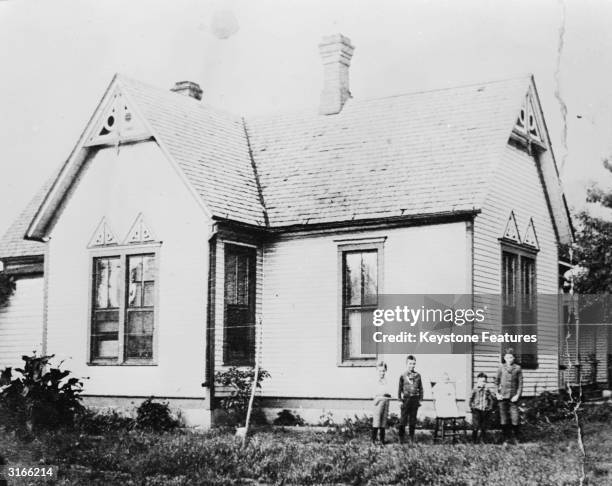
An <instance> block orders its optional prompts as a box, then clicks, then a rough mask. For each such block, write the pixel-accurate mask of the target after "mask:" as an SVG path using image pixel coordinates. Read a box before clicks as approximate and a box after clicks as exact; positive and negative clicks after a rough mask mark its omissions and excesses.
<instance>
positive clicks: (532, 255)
mask: <svg viewBox="0 0 612 486" xmlns="http://www.w3.org/2000/svg"><path fill="white" fill-rule="evenodd" d="M500 243H501V245H500V247H501V248H500V250H501V251H500V257H501V258H500V276H501V278H500V285H501V289H500V290H501V292H500V294H501V312H500V317H501V323H500V324H501V332H502V333H503V332H506V331H505V330H504V298H505V288H504V282H505V274H504V254H510V255H513V256H515V257H516V272H515V278H514V297H515V299H516V305H515V309H516V310H515V315H516V317H515V320H517V321H518V322H515V323H514V325H515V326H516V325H517V324H522V323H521V322H520V321H522V315H523V302H522V299H523V296H524V294H523V279H522V272H523V270H522V265H523V260H524V259H529V260H532V261H533V266H534V269H533V292H532V295H533V299H534V308H533V315H534V318H533V321H534V323H533V324H532V325H533V326H534V327H535V334H537V331H538V260H537V255H538V252H539V249H538V248H533V247H531V246H527V245H522V244H517V243H515V242H512V241H508V240H505V239H504V238H500ZM508 325H511V324H508ZM525 344H527V346H530V345H533V346H534V347H535V353H534V355H535V359H534V362H533V363H532V362H527V363H524V362H523V359H522V356H523V355H525V354H531V353H525V352H523V348H524V346H525ZM508 347H512V348H514V350H515V353H516V358H517V361H518V363H519V364H520V365H521V367H522V368H523V369H527V370H537V369H538V368H539V367H540V362H539V346H538V342H537V341H536V342H535V343H502V344H501V351H500V352H503V350H504V349H505V348H508Z"/></svg>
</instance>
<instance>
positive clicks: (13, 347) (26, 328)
mask: <svg viewBox="0 0 612 486" xmlns="http://www.w3.org/2000/svg"><path fill="white" fill-rule="evenodd" d="M42 323H43V278H42V276H28V277H20V278H18V279H17V280H16V289H15V293H14V294H13V295H12V296H11V298H10V300H9V301H8V303H6V304H5V305H4V306H1V307H0V369H2V368H4V367H6V366H11V367H15V366H23V361H22V359H21V356H22V355H24V354H25V355H31V354H32V352H33V351H36V352H38V353H40V351H41V349H42V334H43V326H42Z"/></svg>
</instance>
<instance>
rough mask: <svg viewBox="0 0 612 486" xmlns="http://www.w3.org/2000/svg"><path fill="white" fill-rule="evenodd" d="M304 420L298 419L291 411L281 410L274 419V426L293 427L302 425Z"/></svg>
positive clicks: (296, 414)
mask: <svg viewBox="0 0 612 486" xmlns="http://www.w3.org/2000/svg"><path fill="white" fill-rule="evenodd" d="M305 423H306V422H304V419H303V418H302V417H300V415H299V414H298V413H295V412H292V411H291V410H287V409H286V408H285V409H284V410H281V411H280V412H278V415H277V417H276V418H275V419H274V425H285V426H294V425H300V426H301V425H304V424H305Z"/></svg>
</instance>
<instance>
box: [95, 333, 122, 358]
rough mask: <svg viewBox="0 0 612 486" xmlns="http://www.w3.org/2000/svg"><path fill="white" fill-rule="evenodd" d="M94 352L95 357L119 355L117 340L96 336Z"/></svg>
mask: <svg viewBox="0 0 612 486" xmlns="http://www.w3.org/2000/svg"><path fill="white" fill-rule="evenodd" d="M94 354H95V357H96V358H106V359H110V358H117V357H118V356H119V341H118V340H117V339H105V337H104V336H96V338H95V340H94Z"/></svg>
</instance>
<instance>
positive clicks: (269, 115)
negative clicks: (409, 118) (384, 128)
mask: <svg viewBox="0 0 612 486" xmlns="http://www.w3.org/2000/svg"><path fill="white" fill-rule="evenodd" d="M532 77H533V74H532V73H525V74H522V75H516V76H512V77H508V78H502V79H494V80H488V81H482V82H479V83H468V84H460V85H456V86H446V87H440V88H431V89H421V90H416V91H406V92H403V93H396V94H392V95H387V96H379V97H372V98H357V99H355V98H349V99H348V100H347V102H346V106H347V107H351V106H355V104H357V105H359V104H362V103H370V102H376V101H383V100H388V99H392V98H401V97H404V96H412V95H419V94H426V93H438V92H442V91H450V90H454V89H463V88H471V87H475V86H484V85H491V84H499V83H504V82H509V81H516V80H519V79H524V80H525V81H526V82H527V81H528V80H529V79H531V78H532ZM339 114H342V112H340V113H339ZM308 115H310V116H313V117H321V115H319V114H318V112H317V111H316V109H314V108H313V109H306V108H302V109H299V110H292V111H283V112H275V113H267V114H261V115H253V116H248V117H246V118H247V119H248V120H251V121H253V122H256V123H259V122H264V121H268V120H273V119H277V118H279V117H287V116H308ZM328 118H331V119H333V116H332V117H328Z"/></svg>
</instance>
